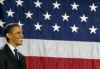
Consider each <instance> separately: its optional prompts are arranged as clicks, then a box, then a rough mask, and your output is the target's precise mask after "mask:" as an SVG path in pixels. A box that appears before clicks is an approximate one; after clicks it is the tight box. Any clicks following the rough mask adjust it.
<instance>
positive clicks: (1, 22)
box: [0, 0, 100, 41]
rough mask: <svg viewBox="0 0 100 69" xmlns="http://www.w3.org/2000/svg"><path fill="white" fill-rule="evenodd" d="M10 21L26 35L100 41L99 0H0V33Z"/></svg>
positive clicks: (37, 37) (29, 36)
mask: <svg viewBox="0 0 100 69" xmlns="http://www.w3.org/2000/svg"><path fill="white" fill-rule="evenodd" d="M9 23H18V24H19V25H21V26H22V27H23V30H24V38H29V39H48V40H70V41H73V40H76V41H100V1H99V0H96V1H94V0H0V36H1V37H2V36H3V28H4V26H5V25H7V24H9Z"/></svg>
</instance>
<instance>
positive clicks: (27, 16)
mask: <svg viewBox="0 0 100 69" xmlns="http://www.w3.org/2000/svg"><path fill="white" fill-rule="evenodd" d="M25 15H26V18H30V19H31V18H32V15H33V13H31V12H30V11H28V12H27V13H25Z"/></svg>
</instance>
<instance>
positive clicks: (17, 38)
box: [8, 26, 23, 46]
mask: <svg viewBox="0 0 100 69" xmlns="http://www.w3.org/2000/svg"><path fill="white" fill-rule="evenodd" d="M8 36H9V37H8V39H9V42H10V43H11V44H12V45H14V46H18V45H22V39H23V32H22V28H21V27H17V26H16V27H14V28H13V30H12V32H11V33H9V34H8Z"/></svg>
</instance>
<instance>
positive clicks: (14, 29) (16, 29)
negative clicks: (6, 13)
mask: <svg viewBox="0 0 100 69" xmlns="http://www.w3.org/2000/svg"><path fill="white" fill-rule="evenodd" d="M20 31H22V28H21V27H19V26H16V27H13V29H12V32H20Z"/></svg>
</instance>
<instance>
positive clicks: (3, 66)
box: [0, 24, 26, 69]
mask: <svg viewBox="0 0 100 69" xmlns="http://www.w3.org/2000/svg"><path fill="white" fill-rule="evenodd" d="M5 37H6V39H7V43H6V45H5V46H4V47H3V48H2V49H1V50H0V69H26V64H25V58H24V56H23V55H22V54H20V53H19V52H18V51H17V49H16V48H17V47H18V46H19V45H22V38H23V31H22V28H21V27H20V26H19V25H18V24H9V25H7V26H6V27H5Z"/></svg>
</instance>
